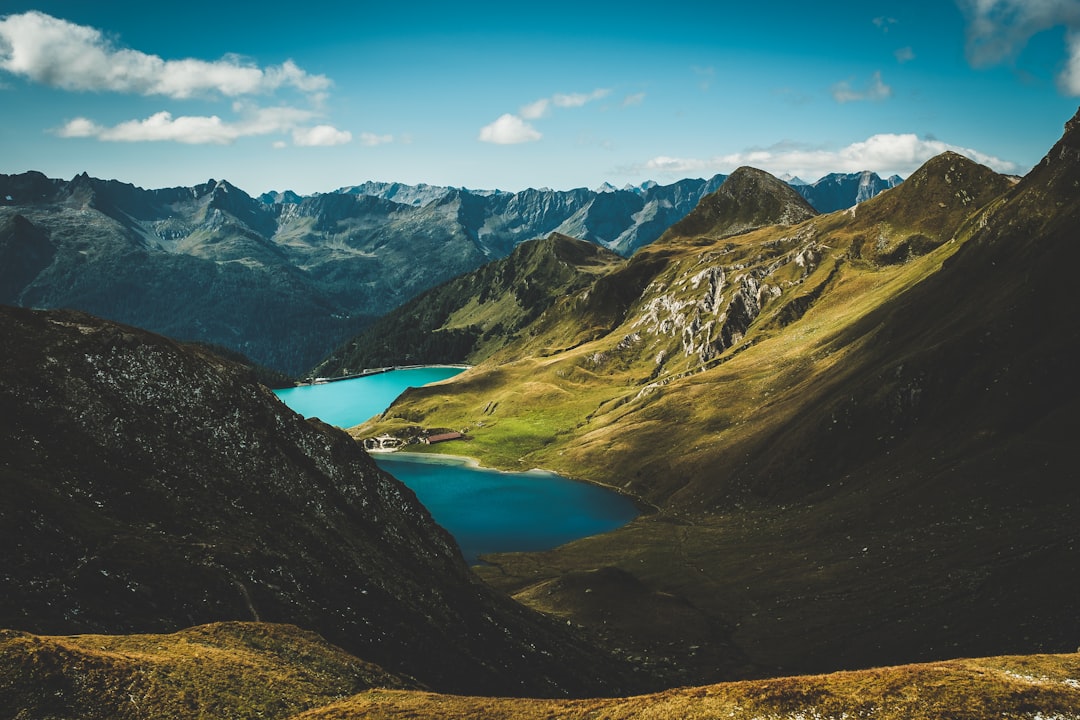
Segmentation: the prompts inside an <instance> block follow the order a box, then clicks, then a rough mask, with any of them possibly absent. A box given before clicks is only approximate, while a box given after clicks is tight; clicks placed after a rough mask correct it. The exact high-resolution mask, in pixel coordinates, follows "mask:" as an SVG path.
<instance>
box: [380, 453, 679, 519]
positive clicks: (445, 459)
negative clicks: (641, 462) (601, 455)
mask: <svg viewBox="0 0 1080 720" xmlns="http://www.w3.org/2000/svg"><path fill="white" fill-rule="evenodd" d="M368 454H369V455H371V457H372V459H374V460H378V459H379V458H380V457H385V458H395V457H396V458H401V459H404V460H405V462H430V463H431V464H432V465H436V464H447V465H451V464H453V465H458V464H460V465H465V466H468V467H473V468H477V469H478V470H490V471H492V472H499V473H507V474H526V475H527V474H529V473H532V472H536V473H545V474H548V475H558V476H559V477H561V478H563V479H564V480H570V481H571V482H579V483H584V484H585V485H592V486H594V487H599V488H604V489H605V490H610V491H611V492H613V493H617V494H619V495H621V496H623V497H624V498H626V499H627V500H630V501H631V502H633V503H634V505H636V506H637V508H638V510H640V511H641V514H642V515H656V514H659V513H660V512H661V510H660V507H659V506H658V505H654V504H652V503H650V502H649V501H647V500H645V499H644V498H641V497H638V496H637V495H634V494H633V493H630V492H627V491H626V490H624V489H622V488H620V487H618V486H617V485H609V484H608V483H602V482H597V481H596V480H586V479H585V478H580V477H574V476H573V475H566V474H565V473H561V472H559V471H557V470H551V469H549V468H542V467H535V468H531V469H529V470H503V469H502V468H495V467H488V466H487V465H484V463H483V462H482V461H481V460H480V458H476V457H473V456H471V455H453V454H451V453H428V452H410V451H408V450H396V451H394V452H382V453H379V452H376V453H371V452H369V453H368ZM427 458H430V461H429V460H427Z"/></svg>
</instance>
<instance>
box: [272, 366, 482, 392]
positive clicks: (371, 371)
mask: <svg viewBox="0 0 1080 720" xmlns="http://www.w3.org/2000/svg"><path fill="white" fill-rule="evenodd" d="M472 367H473V366H472V365H466V364H464V363H436V364H434V365H387V366H386V367H381V368H364V369H363V370H361V371H360V372H358V373H352V374H350V375H338V376H337V377H315V378H309V379H308V380H300V381H297V382H296V383H294V384H293V387H303V386H305V385H326V384H327V383H333V382H340V381H342V380H355V379H357V378H364V377H371V376H372V375H381V374H383V373H388V372H393V371H394V370H433V369H442V368H450V369H453V370H461V371H462V372H464V371H465V370H471V369H472Z"/></svg>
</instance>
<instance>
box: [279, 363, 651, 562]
mask: <svg viewBox="0 0 1080 720" xmlns="http://www.w3.org/2000/svg"><path fill="white" fill-rule="evenodd" d="M460 372H462V370H461V369H460V368H446V367H432V368H409V369H406V370H392V371H390V372H386V373H380V374H378V375H368V376H365V377H359V378H353V379H351V380H339V381H336V382H331V383H324V384H320V385H304V386H301V387H296V388H288V389H286V390H275V392H276V393H277V395H278V397H279V398H281V400H282V401H284V402H285V404H286V405H288V406H289V407H290V408H292V409H293V410H295V411H296V412H298V413H300V414H301V415H304V416H305V417H319V418H321V419H322V420H323V421H324V422H327V423H330V424H331V425H337V426H339V427H351V426H353V425H358V424H359V423H362V422H364V421H365V420H367V419H368V418H370V417H372V416H374V415H378V414H379V413H381V412H382V411H383V410H385V409H386V408H387V407H389V405H390V403H392V402H393V401H394V399H395V398H397V396H398V395H400V394H401V393H402V392H404V390H405V388H407V387H410V386H412V387H416V386H420V385H424V384H427V383H431V382H437V381H439V380H445V379H447V378H449V377H453V376H454V375H457V374H458V373H460ZM372 457H374V458H375V462H376V463H378V465H379V467H381V468H382V469H383V470H386V471H387V472H389V473H390V474H391V475H393V476H394V477H396V478H397V479H398V480H400V481H401V482H403V483H405V485H407V486H408V487H409V488H411V489H412V491H413V492H415V493H416V496H417V497H418V498H419V499H420V502H422V503H423V504H424V506H425V507H427V509H428V511H429V512H431V515H432V517H434V518H435V521H436V522H437V523H439V524H440V525H442V526H443V527H444V528H446V529H447V530H448V531H449V532H450V534H451V535H453V536H454V539H455V540H457V543H458V545H459V546H460V547H461V552H462V554H463V555H464V556H465V560H466V562H468V563H470V564H475V563H476V562H477V560H478V557H479V556H480V555H482V554H485V553H493V552H517V551H535V550H549V549H551V548H553V547H557V546H559V545H562V544H564V543H567V542H570V541H572V540H578V539H580V538H583V537H588V536H590V535H597V534H599V533H604V532H609V531H611V530H614V529H616V528H618V527H621V526H623V525H625V524H626V523H628V522H630V521H631V520H633V519H634V518H635V517H637V515H638V514H639V512H638V509H637V508H636V507H635V505H634V504H633V503H632V502H631V501H630V500H629V499H627V498H625V497H623V496H622V495H619V494H618V493H615V492H612V491H611V490H607V489H605V488H602V487H599V486H596V485H589V484H588V483H583V482H577V481H574V480H569V479H567V478H564V477H562V476H561V475H556V474H555V473H550V472H546V471H543V470H531V471H529V472H521V473H510V472H500V471H498V470H488V469H485V468H480V467H477V466H476V465H475V464H473V463H470V462H469V461H468V460H466V459H464V458H452V457H447V456H431V455H425V454H420V453H407V452H400V453H389V454H373V455H372Z"/></svg>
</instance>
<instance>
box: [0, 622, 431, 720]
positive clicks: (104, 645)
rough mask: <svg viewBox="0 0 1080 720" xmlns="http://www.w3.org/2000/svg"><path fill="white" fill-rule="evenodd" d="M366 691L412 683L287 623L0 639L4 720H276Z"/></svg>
mask: <svg viewBox="0 0 1080 720" xmlns="http://www.w3.org/2000/svg"><path fill="white" fill-rule="evenodd" d="M371 687H382V688H387V687H397V688H405V687H416V685H415V684H414V683H410V682H408V681H405V680H402V679H400V678H397V677H394V676H393V675H390V674H389V673H386V672H384V671H383V670H382V669H380V668H379V667H377V666H375V665H372V664H370V663H366V662H363V661H361V660H358V659H357V658H355V657H353V656H351V655H349V654H348V653H346V652H344V651H343V650H341V649H339V648H336V647H334V646H332V645H330V644H328V643H327V642H326V641H325V640H323V639H322V638H320V637H319V636H317V635H315V634H314V633H310V632H307V631H303V630H300V629H299V628H296V627H294V626H290V625H266V624H259V623H236V622H231V623H217V624H214V625H204V626H199V627H195V628H191V629H188V630H183V631H181V632H178V633H174V634H170V635H73V636H67V637H58V636H53V637H49V636H38V635H30V634H28V633H17V632H11V631H3V632H0V705H2V706H3V710H2V711H0V715H3V716H4V717H19V718H52V717H56V718H59V717H64V718H87V719H89V718H147V717H171V718H226V717H228V718H236V719H237V720H241V719H245V718H272V717H278V718H282V717H289V716H291V715H293V714H295V713H298V712H302V711H304V710H307V709H309V708H313V707H319V706H322V705H326V704H328V703H331V702H334V701H336V700H338V699H341V698H343V697H345V696H348V695H352V694H354V693H357V692H359V691H361V690H364V689H367V688H371ZM9 713H11V714H9Z"/></svg>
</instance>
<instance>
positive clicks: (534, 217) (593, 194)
mask: <svg viewBox="0 0 1080 720" xmlns="http://www.w3.org/2000/svg"><path fill="white" fill-rule="evenodd" d="M847 177H848V176H836V177H835V182H834V181H833V180H830V181H829V183H827V184H828V185H829V188H830V192H833V190H835V188H833V185H836V186H837V188H840V190H839V192H841V193H847V195H849V196H850V202H851V203H854V202H855V201H856V200H857V199H859V198H860V197H862V196H864V195H865V194H866V190H865V188H864V187H863V185H858V187H855V186H852V187H849V185H851V182H850V179H848V180H845V179H844V178H847ZM852 177H854V176H852ZM874 177H876V176H874ZM723 179H724V176H722V175H718V176H716V177H714V178H712V179H710V180H708V181H706V180H683V181H679V182H677V183H674V184H672V185H665V186H661V185H657V184H655V183H647V184H644V185H642V186H638V187H635V188H630V189H624V190H613V189H609V188H604V189H603V190H602V191H592V190H586V189H584V188H581V189H576V190H570V191H553V190H524V191H521V192H516V193H509V192H501V191H469V190H464V189H460V188H448V187H433V186H426V185H419V186H408V185H402V184H400V183H374V182H369V183H366V184H363V185H357V186H351V187H345V188H341V189H339V190H338V191H336V192H332V193H326V194H320V195H313V196H308V197H301V196H299V195H297V194H296V193H292V192H282V193H266V194H264V195H262V196H261V197H260V198H259V199H255V198H252V197H250V196H249V195H247V194H246V193H244V192H243V191H242V190H240V189H239V188H236V187H234V186H233V185H230V184H229V183H228V182H226V181H223V180H220V181H215V180H210V181H208V182H206V183H204V184H202V185H198V186H195V187H190V188H170V189H162V190H143V189H141V188H137V187H134V186H132V185H129V184H125V183H122V182H118V181H114V180H98V179H95V178H91V177H89V176H87V175H86V174H85V173H84V174H81V175H78V176H76V177H75V178H73V179H72V180H70V181H62V180H55V179H49V178H47V177H45V176H44V175H42V174H40V173H36V172H28V173H24V174H21V175H0V302H4V303H8V304H14V305H21V306H25V307H39V308H53V307H71V308H76V309H81V310H84V311H87V312H91V313H94V314H95V315H98V316H101V317H106V318H111V319H114V320H117V321H121V322H127V323H131V324H133V325H136V326H139V327H144V328H147V329H150V330H153V331H155V332H160V333H164V334H166V335H169V336H171V337H174V338H177V339H181V340H198V341H202V342H209V343H212V344H216V345H220V346H223V347H227V348H230V349H231V350H233V351H237V352H240V353H243V354H244V355H246V356H248V357H250V358H251V359H252V360H253V361H255V362H256V363H258V364H261V365H265V366H268V367H270V368H273V369H275V370H278V371H281V372H285V373H289V374H292V375H298V374H300V373H303V372H305V371H307V370H308V369H310V368H311V367H312V366H313V365H315V363H316V362H318V361H320V360H322V359H323V358H325V357H326V355H327V354H329V352H330V351H331V350H332V349H334V347H336V346H337V345H338V344H340V343H341V342H342V341H343V340H345V339H346V338H348V337H350V336H352V335H354V334H355V333H356V332H357V331H358V330H360V329H362V328H363V327H364V326H366V325H367V324H369V323H370V322H371V321H372V320H373V319H374V318H376V317H379V316H382V315H384V314H385V313H387V312H389V311H390V310H392V309H394V308H396V307H398V306H400V305H402V304H403V303H405V302H406V301H408V300H410V299H411V298H413V297H415V296H416V295H417V294H419V293H420V292H422V291H424V290H426V289H428V288H430V287H432V286H434V285H437V284H439V283H440V282H443V281H446V280H449V279H451V278H453V277H456V276H458V275H460V274H462V273H464V272H467V271H469V270H473V269H475V268H477V267H479V266H481V265H483V264H484V263H486V262H488V261H490V260H493V259H499V258H504V257H506V256H507V255H509V254H510V252H511V251H512V250H513V248H514V247H515V246H517V245H518V244H519V243H521V242H523V241H525V240H529V239H532V238H536V237H542V236H546V235H548V234H549V233H551V232H561V233H564V234H567V235H571V236H574V237H577V238H580V239H584V240H588V241H590V242H594V243H596V244H599V245H602V246H604V247H606V248H609V249H611V250H613V251H614V252H616V253H619V254H622V255H630V254H632V253H633V252H634V251H636V250H637V249H638V248H640V247H642V246H644V245H647V244H649V243H650V242H652V241H653V240H655V239H656V238H657V237H659V235H660V234H661V233H662V232H663V231H664V230H665V229H666V228H667V227H668V226H669V225H671V224H672V223H673V222H675V221H677V220H679V219H680V218H682V217H683V216H685V215H686V213H688V212H690V210H691V209H693V207H694V206H695V205H696V204H697V202H698V201H699V200H700V199H701V198H702V197H703V196H704V195H706V194H708V193H710V192H712V191H713V190H715V189H716V187H718V186H719V185H720V183H722V182H723ZM821 182H825V180H824V179H823V180H822V181H821ZM878 185H880V183H878ZM878 185H873V187H878ZM813 187H814V186H803V187H802V190H801V191H807V192H809V190H807V188H813ZM866 187H870V186H866ZM859 193H862V195H860V194H859ZM834 194H835V193H834ZM822 197H823V198H825V197H826V196H824V195H823V196H822ZM835 201H836V200H835V198H834V197H833V195H829V196H828V199H827V202H835Z"/></svg>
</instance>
